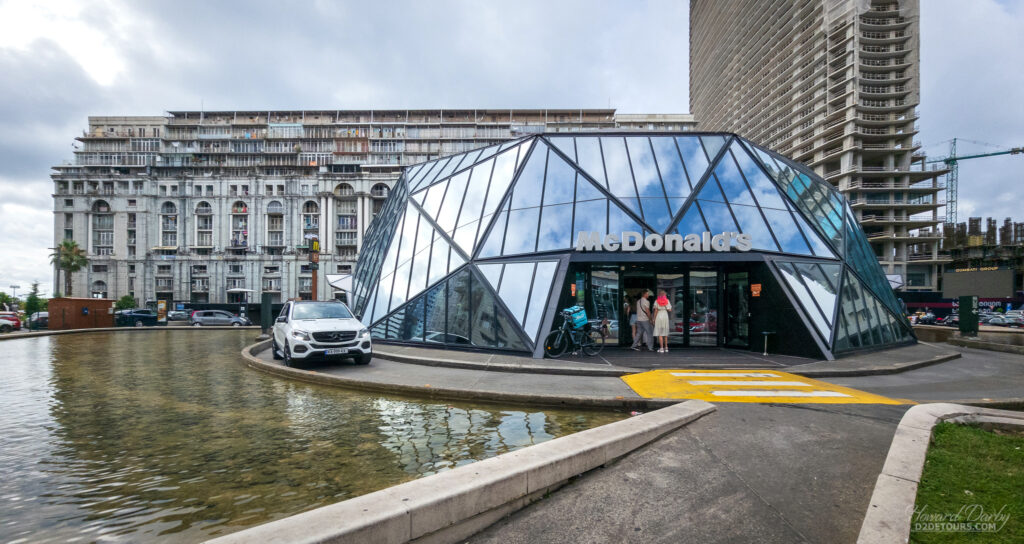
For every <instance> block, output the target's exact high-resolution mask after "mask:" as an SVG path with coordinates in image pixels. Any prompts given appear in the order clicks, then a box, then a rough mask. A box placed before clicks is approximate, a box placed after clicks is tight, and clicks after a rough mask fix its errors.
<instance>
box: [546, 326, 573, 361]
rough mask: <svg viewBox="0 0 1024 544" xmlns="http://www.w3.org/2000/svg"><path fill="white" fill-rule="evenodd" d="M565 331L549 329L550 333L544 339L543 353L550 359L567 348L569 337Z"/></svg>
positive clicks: (555, 357) (556, 356) (559, 354)
mask: <svg viewBox="0 0 1024 544" xmlns="http://www.w3.org/2000/svg"><path fill="white" fill-rule="evenodd" d="M567 336H568V335H567V334H566V333H565V331H562V330H557V331H551V334H549V335H548V337H547V338H545V339H544V354H545V355H547V356H548V357H551V358H552V359H557V358H559V357H561V356H562V354H564V353H565V350H566V349H568V348H569V339H568V338H567Z"/></svg>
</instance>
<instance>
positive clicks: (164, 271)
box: [156, 264, 171, 275]
mask: <svg viewBox="0 0 1024 544" xmlns="http://www.w3.org/2000/svg"><path fill="white" fill-rule="evenodd" d="M156 273H157V274H160V275H169V274H170V273H171V265H169V264H158V265H156Z"/></svg>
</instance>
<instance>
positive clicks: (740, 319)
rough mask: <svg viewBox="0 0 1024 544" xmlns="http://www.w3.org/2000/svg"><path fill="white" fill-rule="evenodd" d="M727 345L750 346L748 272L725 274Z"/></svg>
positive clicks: (731, 346) (732, 346)
mask: <svg viewBox="0 0 1024 544" xmlns="http://www.w3.org/2000/svg"><path fill="white" fill-rule="evenodd" d="M724 314H725V315H724V316H723V317H724V332H725V339H724V340H725V345H726V346H727V347H730V348H749V347H750V279H749V277H748V275H747V273H746V272H727V273H726V274H725V311H724Z"/></svg>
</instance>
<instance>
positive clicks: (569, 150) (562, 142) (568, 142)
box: [547, 136, 576, 162]
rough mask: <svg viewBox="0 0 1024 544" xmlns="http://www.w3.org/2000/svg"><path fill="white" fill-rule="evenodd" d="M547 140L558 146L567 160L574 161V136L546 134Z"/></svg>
mask: <svg viewBox="0 0 1024 544" xmlns="http://www.w3.org/2000/svg"><path fill="white" fill-rule="evenodd" d="M547 140H548V141H549V142H551V144H552V145H554V146H555V147H557V148H558V150H559V151H561V152H562V154H564V155H565V156H566V157H569V160H570V161H572V162H576V142H575V139H574V138H569V137H558V136H547Z"/></svg>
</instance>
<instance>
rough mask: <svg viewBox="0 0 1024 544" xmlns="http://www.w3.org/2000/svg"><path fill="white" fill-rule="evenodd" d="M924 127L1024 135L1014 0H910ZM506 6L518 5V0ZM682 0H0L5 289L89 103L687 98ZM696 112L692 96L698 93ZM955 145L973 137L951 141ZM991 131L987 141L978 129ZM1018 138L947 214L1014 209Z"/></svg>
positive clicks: (634, 109)
mask: <svg viewBox="0 0 1024 544" xmlns="http://www.w3.org/2000/svg"><path fill="white" fill-rule="evenodd" d="M921 4H922V31H921V43H922V53H921V56H922V66H921V73H922V78H921V79H922V84H921V87H922V105H921V107H920V111H919V113H920V115H921V121H920V128H921V134H920V135H919V137H918V139H920V140H921V141H922V142H923V143H924V144H925V145H926V146H927V145H929V144H936V145H934V146H930V147H928V148H927V151H928V152H929V153H930V154H931V155H935V156H939V155H943V154H945V152H946V151H947V150H948V143H944V141H946V140H949V139H950V138H952V137H954V136H958V137H961V138H968V139H971V140H976V141H980V142H987V143H991V144H996V145H998V146H1003V147H1006V146H1020V145H1024V71H1022V70H1020V68H1019V67H1020V66H1024V32H1022V29H1024V5H1022V4H1024V2H1003V3H1000V2H995V1H993V0H972V1H970V2H963V1H959V0H922V1H921ZM513 7H514V9H513ZM687 9H688V8H687V5H686V3H685V2H678V1H652V2H625V1H623V2H610V1H604V2H593V1H589V2H583V1H580V2H567V1H562V2H550V1H544V2H526V1H517V2H486V3H485V2H469V1H466V2H447V1H440V0H431V1H429V2H423V1H416V2H413V1H410V2H347V3H343V2H333V1H326V0H324V1H319V2H313V1H310V2H280V1H275V2H262V1H259V2H257V1H246V2H235V3H229V2H192V1H177V2H142V1H135V2H133V1H118V0H111V1H106V2H82V1H79V2H71V1H46V2H31V1H27V0H0V219H2V221H0V290H3V291H7V292H10V289H9V288H8V286H9V285H11V284H19V285H21V289H20V290H19V293H24V292H26V290H27V289H28V286H29V284H30V283H31V281H32V280H38V281H39V282H40V283H41V285H40V287H41V289H42V290H43V291H44V292H45V293H49V292H50V290H51V285H52V277H51V276H52V274H51V272H50V270H51V268H50V265H49V260H48V257H47V256H48V254H49V250H48V249H46V248H48V247H51V246H52V245H53V232H52V231H53V213H52V208H53V199H52V197H51V193H52V190H53V185H52V182H51V181H50V180H49V174H50V166H52V165H54V164H60V163H61V162H62V161H66V160H71V159H72V158H73V156H72V153H71V151H72V148H71V144H72V143H73V142H74V136H75V135H76V134H79V133H80V132H81V131H82V129H84V128H86V127H87V117H88V116H89V115H160V114H162V113H163V112H164V111H166V110H174V109H188V110H195V109H199V108H200V105H202V106H203V107H205V108H206V109H207V110H234V109H242V110H244V109H257V110H267V109H302V108H310V109H319V108H322V109H351V108H376V109H389V108H435V107H453V108H473V107H479V108H488V107H494V108H504V107H512V108H525V107H551V108H556V107H588V108H596V107H608V106H611V107H614V108H617V109H618V110H619V111H620V112H625V113H651V112H656V113H680V112H688V111H689V99H688V74H687V70H688V68H687V66H688V52H687V50H688V41H689V38H688V32H687V27H688V14H687ZM696 113H697V115H698V117H699V112H696ZM961 149H962V150H964V149H966V150H984V149H988V148H987V147H985V146H981V145H977V144H970V143H964V144H962V145H961ZM993 149H994V148H993ZM1022 168H1024V156H1021V155H1017V156H1010V157H1002V158H995V159H980V160H977V161H968V162H965V163H964V164H963V165H962V166H961V168H960V184H961V192H960V195H961V196H960V199H961V201H960V216H961V218H965V217H967V216H968V215H972V214H973V215H979V214H982V215H992V216H995V217H999V218H1003V217H1007V216H1009V217H1013V218H1014V219H1015V220H1018V221H1024V209H1022V205H1021V204H1022V202H1024V199H1022V198H1021V196H1020V195H1021V194H1022V192H1024V190H1022V189H1021V183H1020V182H1021V181H1022V180H1021V176H1020V175H1019V174H1017V173H1016V172H1017V171H1020V170H1021V169H1022Z"/></svg>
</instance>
